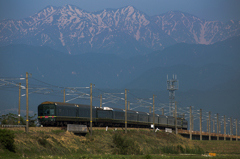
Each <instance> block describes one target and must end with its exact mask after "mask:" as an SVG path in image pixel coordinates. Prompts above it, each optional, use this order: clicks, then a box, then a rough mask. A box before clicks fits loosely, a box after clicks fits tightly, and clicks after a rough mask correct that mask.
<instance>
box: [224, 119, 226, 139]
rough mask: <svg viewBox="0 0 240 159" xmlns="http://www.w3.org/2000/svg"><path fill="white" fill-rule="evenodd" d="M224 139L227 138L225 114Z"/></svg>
mask: <svg viewBox="0 0 240 159" xmlns="http://www.w3.org/2000/svg"><path fill="white" fill-rule="evenodd" d="M224 140H226V116H225V115H224Z"/></svg>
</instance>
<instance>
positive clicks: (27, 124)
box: [26, 72, 29, 134]
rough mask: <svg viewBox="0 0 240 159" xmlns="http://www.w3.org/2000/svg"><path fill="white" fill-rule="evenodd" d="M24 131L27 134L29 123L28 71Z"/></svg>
mask: <svg viewBox="0 0 240 159" xmlns="http://www.w3.org/2000/svg"><path fill="white" fill-rule="evenodd" d="M26 111H27V112H26V133H27V134H28V129H29V123H28V72H26Z"/></svg>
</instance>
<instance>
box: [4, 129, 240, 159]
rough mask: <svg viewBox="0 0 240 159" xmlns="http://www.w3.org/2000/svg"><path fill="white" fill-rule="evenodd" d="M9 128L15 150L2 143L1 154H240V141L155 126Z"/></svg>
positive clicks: (8, 155)
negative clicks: (87, 130)
mask: <svg viewBox="0 0 240 159" xmlns="http://www.w3.org/2000/svg"><path fill="white" fill-rule="evenodd" d="M1 130H3V129H2V128H1ZM7 130H11V132H13V134H14V136H15V137H14V148H15V152H10V151H9V150H7V148H6V147H4V145H3V144H1V143H0V158H1V157H2V158H8V157H9V158H25V157H28V158H48V157H49V156H50V158H51V157H54V156H57V157H63V158H75V157H74V156H78V158H81V156H84V155H85V156H88V155H97V156H106V155H110V156H113V155H135V156H140V157H143V158H144V157H146V156H149V155H150V156H152V155H153V156H154V155H169V154H196V155H199V156H200V154H203V153H207V152H213V153H217V154H231V155H232V154H235V155H240V142H236V141H190V140H189V139H186V138H184V137H182V136H181V135H175V134H172V133H165V132H163V131H158V132H157V133H153V132H152V130H151V129H129V130H128V132H127V134H126V133H125V131H124V130H123V129H121V128H118V129H117V130H116V129H115V128H108V131H106V129H105V128H93V135H92V136H90V134H86V135H85V136H81V135H75V134H73V133H70V132H67V131H65V130H61V128H56V127H55V128H52V127H51V128H50V127H30V129H29V133H28V134H26V133H25V131H24V128H8V129H7ZM66 156H68V157H66ZM71 156H72V157H71ZM79 156H80V157H79ZM110 158H111V157H110Z"/></svg>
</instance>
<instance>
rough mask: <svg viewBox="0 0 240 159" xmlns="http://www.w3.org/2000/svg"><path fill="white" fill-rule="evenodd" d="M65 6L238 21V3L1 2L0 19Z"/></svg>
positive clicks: (210, 0)
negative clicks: (130, 8) (174, 12)
mask: <svg viewBox="0 0 240 159" xmlns="http://www.w3.org/2000/svg"><path fill="white" fill-rule="evenodd" d="M65 4H72V5H76V6H78V7H80V8H81V9H84V10H86V11H90V12H92V11H99V10H102V9H105V8H120V7H124V6H128V5H132V6H134V7H136V8H137V9H139V10H141V11H143V12H145V13H146V14H148V15H150V16H151V15H157V14H162V13H165V12H167V11H170V10H179V11H183V12H187V13H190V14H193V15H196V16H198V17H200V18H204V19H207V20H219V21H224V22H226V21H228V20H231V19H233V20H240V0H1V1H0V20H3V19H22V18H26V17H28V16H30V15H33V14H34V13H36V12H38V11H40V10H41V9H43V8H44V7H46V6H48V5H53V6H63V5H65Z"/></svg>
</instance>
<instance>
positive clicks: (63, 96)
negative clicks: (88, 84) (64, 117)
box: [63, 89, 66, 103]
mask: <svg viewBox="0 0 240 159" xmlns="http://www.w3.org/2000/svg"><path fill="white" fill-rule="evenodd" d="M65 95H66V94H65V89H64V90H63V103H65Z"/></svg>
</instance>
